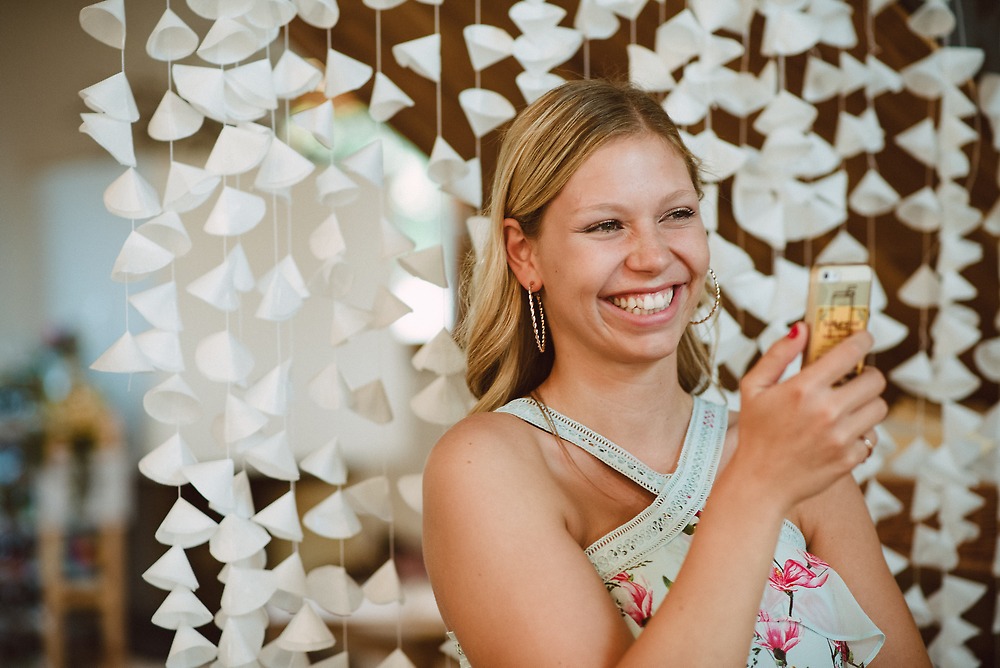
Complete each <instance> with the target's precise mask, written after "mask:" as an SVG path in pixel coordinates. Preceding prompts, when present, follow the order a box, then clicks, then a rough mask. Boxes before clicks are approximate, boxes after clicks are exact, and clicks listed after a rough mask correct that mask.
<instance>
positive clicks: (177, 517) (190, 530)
mask: <svg viewBox="0 0 1000 668" xmlns="http://www.w3.org/2000/svg"><path fill="white" fill-rule="evenodd" d="M217 528H218V525H217V524H216V523H215V520H213V519H212V518H210V517H209V516H208V515H206V514H205V513H203V512H201V511H200V510H198V509H197V508H195V507H194V506H193V505H191V503H190V502H188V501H186V500H185V499H183V498H178V499H177V501H175V502H174V505H173V506H172V507H171V508H170V512H168V513H167V516H166V517H164V518H163V521H162V522H161V523H160V526H159V528H158V529H157V530H156V535H155V537H156V540H157V542H159V543H162V544H164V545H169V546H171V547H180V548H185V549H186V548H189V547H194V546H196V545H201V544H202V543H204V542H205V541H207V540H208V539H209V538H211V537H212V536H213V535H214V534H215V532H216V529H217Z"/></svg>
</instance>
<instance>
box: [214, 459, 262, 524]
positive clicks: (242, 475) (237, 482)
mask: <svg viewBox="0 0 1000 668" xmlns="http://www.w3.org/2000/svg"><path fill="white" fill-rule="evenodd" d="M232 489H233V503H232V505H231V506H228V507H221V506H209V507H210V508H212V510H214V511H215V512H217V513H219V514H220V515H230V514H232V515H237V516H239V517H242V518H243V519H250V518H251V517H252V516H253V514H254V505H253V494H252V492H251V491H250V477H249V476H248V475H247V472H246V469H244V470H242V471H240V472H239V473H237V474H236V475H234V476H233V481H232Z"/></svg>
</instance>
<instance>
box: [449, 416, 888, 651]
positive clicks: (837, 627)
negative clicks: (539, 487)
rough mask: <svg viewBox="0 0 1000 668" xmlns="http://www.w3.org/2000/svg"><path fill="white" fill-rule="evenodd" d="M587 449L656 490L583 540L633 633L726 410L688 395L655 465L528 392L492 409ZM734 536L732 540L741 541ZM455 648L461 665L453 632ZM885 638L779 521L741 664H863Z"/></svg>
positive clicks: (683, 528) (672, 550)
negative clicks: (665, 466) (601, 532)
mask: <svg viewBox="0 0 1000 668" xmlns="http://www.w3.org/2000/svg"><path fill="white" fill-rule="evenodd" d="M498 410H499V411H501V412H506V413H511V414H513V415H516V416H517V417H519V418H521V419H523V420H525V421H527V422H529V423H531V424H533V425H535V426H537V427H539V428H541V429H543V430H545V431H549V432H551V431H552V429H553V427H554V428H555V431H556V433H557V434H558V435H559V437H560V438H562V439H564V440H566V441H568V442H570V443H573V444H575V445H577V446H579V447H581V448H583V449H584V450H586V451H587V452H589V453H591V454H592V455H594V456H595V457H597V458H598V459H600V460H601V461H602V462H604V463H605V464H607V465H608V466H610V467H612V468H614V469H615V470H616V471H618V472H620V473H621V474H623V475H625V476H627V477H628V478H630V479H631V480H632V481H634V482H635V483H636V484H638V485H641V486H642V487H644V488H646V489H648V490H649V491H651V492H653V493H655V494H656V498H655V499H654V501H653V502H652V503H651V504H650V505H649V506H648V507H647V508H646V509H645V510H643V511H642V512H641V513H639V514H638V515H636V516H635V517H634V518H632V519H631V520H630V521H628V522H626V523H625V524H623V525H622V526H620V527H618V528H616V529H614V530H612V531H611V532H609V533H608V534H607V535H605V536H604V537H602V538H601V539H599V540H597V541H596V542H595V543H593V544H592V545H590V546H589V547H588V548H587V549H586V553H587V556H588V558H589V559H590V561H591V563H592V564H593V565H594V568H595V569H596V570H597V572H598V573H599V574H600V576H601V578H602V579H603V580H604V584H605V587H606V588H607V590H608V594H609V595H610V596H611V598H612V600H613V601H614V602H615V604H616V605H617V606H618V609H619V610H620V611H621V614H622V617H623V619H624V620H625V623H626V624H627V625H628V627H629V629H630V630H631V632H632V634H633V635H638V634H639V633H640V632H641V631H642V629H643V627H644V626H645V625H646V623H647V622H648V621H649V619H650V617H651V616H652V615H653V614H654V613H655V612H656V609H657V607H658V606H659V604H660V603H661V602H662V601H663V599H664V597H665V596H666V595H667V593H668V592H669V590H670V587H671V585H672V584H673V581H674V580H675V579H676V577H677V573H678V571H679V570H680V568H681V564H682V563H683V562H684V557H685V556H686V555H687V551H688V548H689V546H690V544H691V540H692V539H693V536H694V534H695V532H696V530H697V526H698V517H699V515H700V514H701V510H702V508H703V507H704V504H705V499H706V497H707V496H708V492H709V490H710V489H711V487H712V483H713V481H714V479H715V474H716V472H717V470H718V464H719V459H720V457H721V454H722V447H723V442H724V440H725V435H726V426H727V422H728V412H727V409H726V408H725V407H723V406H719V405H716V404H713V403H710V402H708V401H706V400H704V399H702V398H701V397H695V400H694V410H693V412H692V415H691V421H690V424H689V425H688V431H687V435H686V437H685V440H684V445H683V447H682V449H681V454H680V458H679V460H678V464H677V468H676V470H675V471H674V473H672V474H662V473H658V472H656V471H654V470H652V469H650V468H649V467H648V466H646V465H645V464H643V463H642V462H640V461H639V460H637V459H635V458H634V457H632V455H630V454H629V453H628V452H626V451H625V450H623V449H622V448H620V447H618V446H617V445H615V444H614V443H612V442H610V441H608V440H607V439H605V438H604V437H602V436H601V435H600V434H597V433H596V432H594V431H592V430H590V429H588V428H587V427H585V426H583V425H581V424H580V423H578V422H576V421H574V420H572V419H571V418H567V417H566V416H564V415H561V414H560V413H558V412H556V411H553V410H552V409H550V408H545V409H544V412H543V409H542V408H541V407H540V406H539V405H538V404H537V403H536V402H534V401H533V400H531V399H526V398H522V399H516V400H514V401H512V402H510V403H508V404H507V405H506V406H503V407H501V408H500V409H498ZM738 547H739V546H734V548H738ZM449 637H450V638H451V639H452V642H453V643H454V645H453V648H452V649H453V650H454V651H455V653H456V654H457V655H458V656H459V657H460V660H461V661H460V663H461V665H462V666H463V668H464V667H467V666H468V665H469V664H468V662H467V661H466V660H465V657H464V656H462V655H461V648H460V647H459V646H458V643H457V640H456V639H455V637H454V634H452V633H449ZM884 641H885V636H884V634H883V633H882V632H881V631H879V629H878V628H877V627H876V626H875V625H874V624H873V623H872V621H871V620H870V619H869V618H868V616H867V615H866V614H865V612H864V610H862V609H861V607H860V606H859V605H858V603H857V601H856V600H855V599H854V596H853V595H852V594H851V592H850V590H849V589H848V588H847V585H846V584H845V583H844V581H843V580H842V579H841V578H840V576H839V575H837V573H836V572H835V571H834V570H833V569H832V568H830V566H829V565H828V564H826V563H825V562H824V561H823V560H822V559H820V558H818V557H816V556H814V555H812V554H810V553H809V552H808V551H807V550H806V544H805V539H804V537H803V536H802V533H801V532H800V531H799V529H798V528H797V527H796V526H795V525H794V524H792V523H791V522H789V521H787V520H786V521H785V522H784V524H783V526H782V529H781V535H780V537H779V540H778V544H777V546H776V549H775V553H774V560H773V568H772V569H771V574H770V577H769V578H768V583H767V586H766V587H765V591H764V595H763V597H762V599H761V603H760V610H759V612H758V615H757V623H756V625H755V627H754V634H753V638H749V639H748V647H749V653H748V656H747V664H746V665H747V667H748V668H770V667H772V666H775V667H789V668H791V667H795V668H826V667H838V668H847V667H851V666H855V667H858V668H860V667H863V666H866V665H867V664H868V663H869V662H870V661H871V660H872V658H873V657H874V656H875V654H876V653H877V652H878V650H879V648H881V646H882V643H883V642H884Z"/></svg>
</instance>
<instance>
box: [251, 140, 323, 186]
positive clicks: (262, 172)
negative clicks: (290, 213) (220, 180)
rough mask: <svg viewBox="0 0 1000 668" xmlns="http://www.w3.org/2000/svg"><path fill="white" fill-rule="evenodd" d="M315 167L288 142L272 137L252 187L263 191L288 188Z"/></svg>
mask: <svg viewBox="0 0 1000 668" xmlns="http://www.w3.org/2000/svg"><path fill="white" fill-rule="evenodd" d="M315 167H316V166H315V165H314V164H313V163H312V162H311V161H309V160H308V159H307V158H305V157H304V156H303V155H302V154H301V153H299V152H298V151H296V150H295V149H293V148H292V147H290V146H289V145H288V144H286V143H284V142H283V141H280V140H278V139H273V140H272V141H271V145H270V146H269V147H268V150H267V155H265V156H264V160H263V161H262V162H261V164H260V169H259V170H258V171H257V178H256V179H255V180H254V187H255V188H257V189H258V190H263V191H264V192H275V191H278V190H281V189H283V188H290V187H292V186H294V185H295V184H297V183H299V182H300V181H302V180H303V179H305V178H306V177H307V176H309V174H311V173H312V171H313V169H315Z"/></svg>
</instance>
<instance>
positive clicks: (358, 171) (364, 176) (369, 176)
mask: <svg viewBox="0 0 1000 668" xmlns="http://www.w3.org/2000/svg"><path fill="white" fill-rule="evenodd" d="M382 161H383V157H382V141H381V140H380V139H376V140H375V141H372V142H369V143H367V144H365V145H364V146H362V147H361V148H360V149H358V150H357V151H355V152H354V153H352V154H351V155H349V156H347V157H346V158H344V159H343V160H341V161H340V164H341V165H342V166H343V167H344V168H345V169H346V170H348V171H349V172H350V173H351V174H353V175H355V176H357V177H358V178H360V179H361V180H362V181H364V182H366V183H369V184H371V185H373V186H375V187H376V188H381V187H382V183H383V180H384V178H385V170H384V168H383V162H382Z"/></svg>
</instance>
